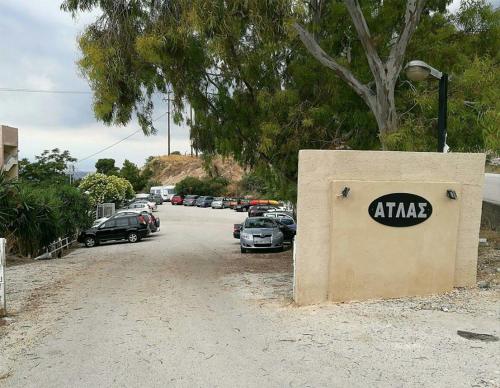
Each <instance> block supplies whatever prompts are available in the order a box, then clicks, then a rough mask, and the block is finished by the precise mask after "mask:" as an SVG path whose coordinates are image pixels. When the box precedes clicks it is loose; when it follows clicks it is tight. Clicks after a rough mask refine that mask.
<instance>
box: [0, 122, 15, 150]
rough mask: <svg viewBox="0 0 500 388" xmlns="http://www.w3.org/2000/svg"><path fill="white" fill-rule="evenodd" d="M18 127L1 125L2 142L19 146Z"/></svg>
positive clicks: (0, 137)
mask: <svg viewBox="0 0 500 388" xmlns="http://www.w3.org/2000/svg"><path fill="white" fill-rule="evenodd" d="M17 132H18V131H17V128H13V127H9V126H7V125H1V126H0V134H1V136H0V139H2V144H5V145H9V146H14V147H17V146H18V134H17Z"/></svg>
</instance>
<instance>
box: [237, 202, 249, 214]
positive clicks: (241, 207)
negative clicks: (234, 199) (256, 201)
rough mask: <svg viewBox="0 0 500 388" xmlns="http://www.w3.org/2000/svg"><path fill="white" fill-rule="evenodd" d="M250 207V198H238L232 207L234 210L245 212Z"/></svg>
mask: <svg viewBox="0 0 500 388" xmlns="http://www.w3.org/2000/svg"><path fill="white" fill-rule="evenodd" d="M249 208H250V200H249V199H240V200H239V201H238V204H237V205H236V206H235V207H234V210H236V211H237V212H246V211H248V209H249Z"/></svg>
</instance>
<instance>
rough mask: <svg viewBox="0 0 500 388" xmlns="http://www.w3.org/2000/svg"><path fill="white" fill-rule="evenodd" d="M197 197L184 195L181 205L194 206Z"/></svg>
mask: <svg viewBox="0 0 500 388" xmlns="http://www.w3.org/2000/svg"><path fill="white" fill-rule="evenodd" d="M198 197H199V195H186V196H185V197H184V201H183V205H184V206H196V201H197V200H198Z"/></svg>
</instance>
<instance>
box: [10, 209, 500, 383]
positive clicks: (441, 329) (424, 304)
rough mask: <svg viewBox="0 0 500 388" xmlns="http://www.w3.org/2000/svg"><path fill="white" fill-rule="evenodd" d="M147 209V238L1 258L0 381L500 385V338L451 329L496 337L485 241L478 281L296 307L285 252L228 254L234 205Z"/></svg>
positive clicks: (493, 277)
mask: <svg viewBox="0 0 500 388" xmlns="http://www.w3.org/2000/svg"><path fill="white" fill-rule="evenodd" d="M159 214H160V217H161V219H162V230H161V232H159V233H158V234H157V235H154V236H152V237H151V238H149V239H148V241H143V242H140V243H138V244H126V243H118V244H106V245H102V246H100V247H97V248H93V249H84V248H80V249H76V250H74V251H72V252H71V253H70V254H68V255H67V256H65V257H64V258H62V259H56V260H50V261H39V262H32V261H31V262H30V261H25V262H19V261H18V262H14V263H13V264H12V265H11V266H9V267H8V268H7V273H6V279H7V282H8V283H7V290H8V295H7V298H8V309H9V317H8V318H7V319H6V320H0V322H2V325H0V349H1V353H0V386H6V387H7V386H8V387H67V386H72V387H83V386H86V387H88V386H127V387H139V386H140V387H146V386H147V387H160V386H161V387H163V386H182V387H184V386H186V387H188V386H189V387H192V386H220V387H234V386H238V387H239V386H242V387H255V386H265V387H267V386H291V387H294V386H301V387H323V386H347V385H349V386H353V387H362V386H363V387H365V386H367V385H369V386H373V387H387V386H405V387H406V386H410V387H417V386H418V387H421V386H426V387H428V386H431V387H444V386H453V387H471V386H476V387H486V386H491V387H498V386H500V367H499V365H500V342H486V341H476V340H469V339H466V338H463V337H460V336H458V335H457V330H466V331H472V332H477V333H485V334H492V335H495V336H497V337H498V336H500V325H499V321H500V303H499V301H500V298H499V297H500V290H499V287H498V276H499V275H498V271H497V268H498V267H499V266H498V260H499V257H498V252H499V251H498V249H497V246H496V245H493V243H492V242H493V240H492V239H493V238H492V237H490V239H489V241H490V244H489V245H488V246H482V247H481V257H482V259H481V261H480V264H479V279H478V280H479V283H480V285H481V286H482V287H484V288H474V289H460V290H454V291H453V292H451V293H449V294H446V295H440V296H432V297H425V298H423V297H422V298H405V299H395V300H387V301H370V302H357V303H346V304H328V303H327V304H321V305H316V306H310V307H296V306H295V305H294V304H293V302H292V299H291V293H292V258H291V251H290V250H288V251H286V252H283V253H280V254H267V253H262V254H246V255H242V254H240V253H239V247H238V242H237V240H235V239H233V238H232V235H231V233H232V224H233V223H235V222H240V221H241V220H242V218H243V215H242V214H241V213H240V214H238V213H234V212H231V211H229V210H211V209H193V208H185V207H173V206H171V205H163V206H162V207H160V212H159ZM481 282H484V283H481Z"/></svg>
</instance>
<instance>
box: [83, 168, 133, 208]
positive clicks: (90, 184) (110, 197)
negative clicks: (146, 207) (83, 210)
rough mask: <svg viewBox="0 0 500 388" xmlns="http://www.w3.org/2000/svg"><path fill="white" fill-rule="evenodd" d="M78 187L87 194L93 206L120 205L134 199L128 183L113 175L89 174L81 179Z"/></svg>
mask: <svg viewBox="0 0 500 388" xmlns="http://www.w3.org/2000/svg"><path fill="white" fill-rule="evenodd" d="M79 187H80V189H81V190H82V191H83V192H85V193H86V194H88V196H89V200H90V202H91V203H92V205H94V206H95V205H97V204H99V203H107V202H114V203H116V204H120V203H122V202H124V201H125V200H127V199H130V198H133V197H134V189H133V188H132V185H131V184H130V182H129V181H128V180H126V179H125V178H121V177H118V176H115V175H109V176H108V175H104V174H100V173H95V174H90V175H87V176H86V177H85V178H83V179H82V182H81V183H80V186H79Z"/></svg>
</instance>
